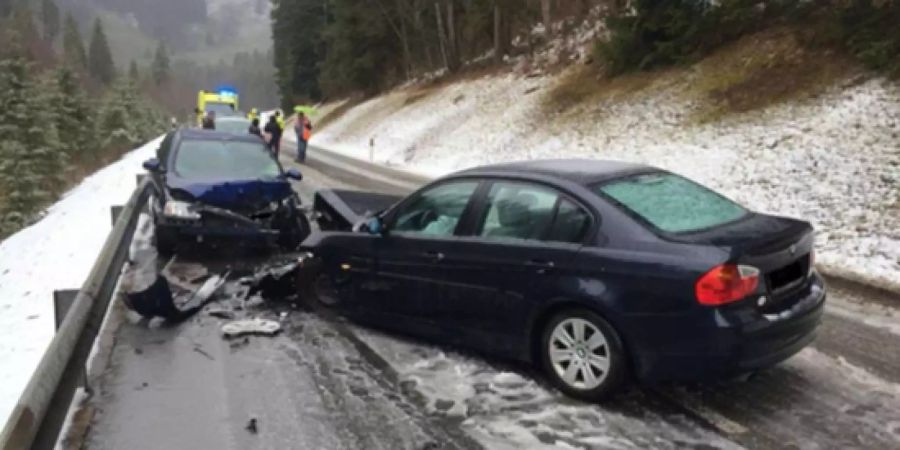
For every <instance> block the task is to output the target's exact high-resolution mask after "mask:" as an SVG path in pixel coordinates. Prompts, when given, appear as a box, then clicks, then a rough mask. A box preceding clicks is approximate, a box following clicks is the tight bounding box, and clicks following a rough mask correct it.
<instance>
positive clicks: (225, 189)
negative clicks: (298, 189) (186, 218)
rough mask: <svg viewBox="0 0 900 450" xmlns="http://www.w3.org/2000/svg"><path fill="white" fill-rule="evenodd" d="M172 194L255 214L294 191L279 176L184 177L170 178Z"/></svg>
mask: <svg viewBox="0 0 900 450" xmlns="http://www.w3.org/2000/svg"><path fill="white" fill-rule="evenodd" d="M167 181H168V183H167V184H168V185H169V188H170V190H171V191H172V192H173V197H175V198H178V197H180V196H185V195H187V196H188V197H190V198H184V200H188V201H195V202H199V203H203V204H206V205H210V206H215V207H219V208H223V209H228V210H231V211H234V212H239V213H242V214H252V213H254V212H257V211H260V210H262V209H264V208H266V206H267V205H269V204H271V203H272V202H280V201H281V200H284V199H285V198H287V197H289V196H290V195H291V193H292V190H291V185H290V183H288V182H287V181H285V180H282V179H278V178H270V179H256V180H203V181H197V180H183V179H177V178H176V179H169V180H167Z"/></svg>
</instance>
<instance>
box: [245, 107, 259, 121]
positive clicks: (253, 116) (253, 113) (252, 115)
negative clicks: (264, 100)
mask: <svg viewBox="0 0 900 450" xmlns="http://www.w3.org/2000/svg"><path fill="white" fill-rule="evenodd" d="M247 119H250V121H253V119H259V111H258V110H257V109H256V108H250V112H249V113H247Z"/></svg>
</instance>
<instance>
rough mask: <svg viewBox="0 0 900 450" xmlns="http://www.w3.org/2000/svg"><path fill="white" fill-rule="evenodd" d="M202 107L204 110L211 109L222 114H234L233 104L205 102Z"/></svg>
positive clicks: (208, 110)
mask: <svg viewBox="0 0 900 450" xmlns="http://www.w3.org/2000/svg"><path fill="white" fill-rule="evenodd" d="M203 109H205V110H206V112H210V111H213V112H215V113H216V114H223V115H228V114H234V112H235V111H234V105H233V104H231V103H223V102H206V104H205V105H203Z"/></svg>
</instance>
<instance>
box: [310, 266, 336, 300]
mask: <svg viewBox="0 0 900 450" xmlns="http://www.w3.org/2000/svg"><path fill="white" fill-rule="evenodd" d="M309 295H310V297H311V298H312V299H313V301H314V302H315V303H316V305H317V306H321V307H323V308H327V309H331V308H336V307H338V306H340V304H341V296H340V292H338V289H337V287H336V286H335V283H334V280H333V279H332V277H331V276H330V275H328V274H327V273H325V272H321V273H319V274H318V275H317V276H316V277H315V279H313V282H312V284H311V285H310V287H309Z"/></svg>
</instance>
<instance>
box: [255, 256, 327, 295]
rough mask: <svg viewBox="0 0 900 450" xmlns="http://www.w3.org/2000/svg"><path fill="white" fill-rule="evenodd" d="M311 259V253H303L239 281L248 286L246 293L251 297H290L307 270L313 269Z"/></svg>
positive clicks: (295, 292)
mask: <svg viewBox="0 0 900 450" xmlns="http://www.w3.org/2000/svg"><path fill="white" fill-rule="evenodd" d="M313 261H314V258H313V255H312V254H310V253H303V254H301V255H298V256H295V257H291V259H290V260H287V261H282V262H281V263H279V264H277V265H272V266H269V267H266V268H264V269H262V270H259V271H257V272H256V273H254V274H253V275H251V276H248V277H244V278H242V279H240V280H239V283H240V284H242V285H244V286H247V287H248V291H247V295H248V296H249V297H251V298H252V297H255V296H259V297H261V298H262V299H290V298H293V297H295V296H296V295H297V286H298V282H299V281H300V280H301V279H305V277H306V273H307V272H309V271H311V270H315V269H314V267H313Z"/></svg>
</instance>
